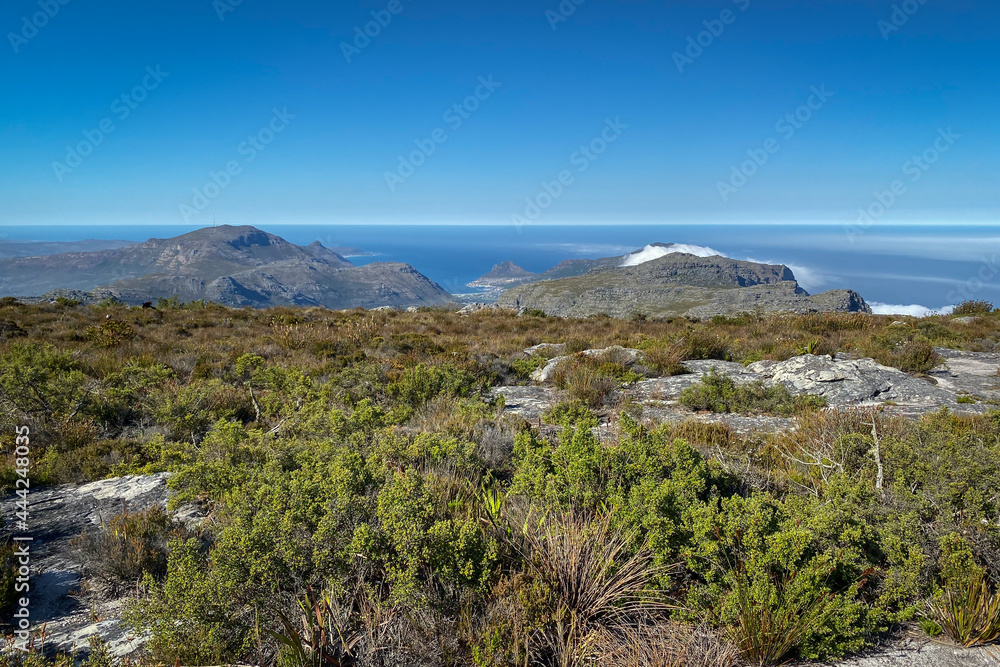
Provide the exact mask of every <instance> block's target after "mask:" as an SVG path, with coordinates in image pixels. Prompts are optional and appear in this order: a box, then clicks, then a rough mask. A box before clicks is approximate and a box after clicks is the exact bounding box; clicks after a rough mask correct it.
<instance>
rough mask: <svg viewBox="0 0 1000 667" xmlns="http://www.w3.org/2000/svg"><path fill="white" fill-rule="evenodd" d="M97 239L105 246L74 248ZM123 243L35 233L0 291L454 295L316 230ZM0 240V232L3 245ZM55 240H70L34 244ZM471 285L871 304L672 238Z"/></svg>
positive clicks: (526, 301)
mask: <svg viewBox="0 0 1000 667" xmlns="http://www.w3.org/2000/svg"><path fill="white" fill-rule="evenodd" d="M98 243H105V244H109V245H110V246H112V247H106V248H102V249H95V250H90V251H82V250H81V248H87V247H92V244H98ZM121 243H124V242H120V241H105V242H98V241H85V242H76V243H71V244H60V243H51V242H50V243H45V244H36V247H35V248H34V250H36V251H38V253H39V254H36V255H34V256H8V257H3V256H2V255H0V296H5V295H7V296H16V297H22V298H35V299H39V300H51V299H54V298H56V297H58V296H64V297H67V298H73V299H78V300H81V301H84V302H86V303H96V302H100V301H104V300H106V299H116V300H118V301H121V302H124V303H127V304H133V305H135V304H141V303H144V302H146V301H156V300H158V299H160V298H171V297H177V298H178V299H180V301H182V302H187V301H197V300H201V299H204V300H206V301H212V302H215V303H220V304H223V305H227V306H236V307H242V306H252V307H256V308H265V307H270V306H324V307H327V308H334V309H339V308H355V307H361V308H377V307H385V306H388V307H396V308H403V307H409V306H433V305H444V304H449V303H454V302H455V301H457V300H459V299H460V298H463V297H458V298H456V297H454V296H452V295H451V294H449V293H448V292H446V291H445V290H444V289H442V288H441V287H440V286H439V285H438V284H437V283H435V282H433V281H432V280H430V279H429V278H427V277H426V276H424V275H422V274H421V273H419V272H418V271H417V270H416V269H414V268H413V267H411V266H409V265H408V264H401V263H389V262H384V263H379V262H377V263H372V264H367V265H365V266H355V265H354V264H352V263H351V262H350V261H348V260H347V259H345V258H344V256H343V255H342V254H340V253H337V252H335V251H334V250H331V249H330V248H326V247H324V246H323V245H322V244H321V243H320V242H319V241H316V242H314V243H312V244H310V245H308V246H298V245H295V244H293V243H289V242H288V241H286V240H284V239H282V238H281V237H278V236H275V235H274V234H269V233H267V232H264V231H261V230H259V229H256V228H254V227H249V226H244V227H233V226H229V225H222V226H219V227H206V228H204V229H199V230H197V231H193V232H190V233H187V234H182V235H180V236H176V237H173V238H168V239H149V240H148V241H145V242H143V243H131V244H126V245H123V246H121V247H115V246H119V244H121ZM5 245H7V244H4V243H0V251H2V249H3V247H4V246H5ZM11 245H13V244H11ZM62 248H74V251H73V252H58V253H56V254H42V253H44V252H45V251H50V250H54V249H55V250H58V249H62ZM351 250H355V251H356V250H357V249H356V248H352V249H351ZM470 286H473V287H480V288H486V289H488V290H490V292H488V293H487V295H488V296H490V297H498V298H497V302H498V304H499V305H501V306H506V307H510V308H515V309H519V310H535V309H537V310H541V311H544V312H545V313H547V314H550V315H562V316H568V317H586V316H590V315H596V314H601V313H605V314H608V315H611V316H613V317H629V316H633V315H636V314H641V315H645V316H649V317H664V316H672V315H689V316H695V317H710V316H713V315H718V314H726V313H733V312H742V311H752V310H764V311H792V312H827V311H861V312H870V308H869V307H868V304H866V303H865V301H864V299H862V298H861V296H860V295H859V294H858V293H857V292H853V291H850V290H832V291H829V292H823V293H822V294H817V295H810V294H809V293H808V292H806V291H805V290H804V289H802V288H801V287H800V286H799V284H798V283H797V282H796V280H795V276H794V275H793V273H792V271H791V270H790V269H789V268H788V267H786V266H783V265H772V264H762V263H758V262H750V261H739V260H735V259H730V258H728V257H724V256H722V255H721V254H718V253H717V252H716V251H714V250H712V249H711V248H704V247H700V246H690V245H678V244H670V243H654V244H651V245H648V246H645V247H644V248H640V249H638V250H636V251H634V252H631V253H628V254H626V255H620V256H617V257H604V258H600V259H570V260H565V261H563V262H560V263H559V264H557V265H556V266H554V267H552V268H551V269H549V270H547V271H544V272H542V273H533V272H531V271H528V270H526V269H523V268H521V267H519V266H517V265H516V264H514V263H513V262H501V263H500V264H497V265H495V266H494V267H493V269H492V270H491V271H490V272H489V273H487V274H485V275H483V276H481V277H480V278H479V279H477V280H476V281H474V282H472V283H470ZM504 290H506V291H504ZM501 292H502V293H501Z"/></svg>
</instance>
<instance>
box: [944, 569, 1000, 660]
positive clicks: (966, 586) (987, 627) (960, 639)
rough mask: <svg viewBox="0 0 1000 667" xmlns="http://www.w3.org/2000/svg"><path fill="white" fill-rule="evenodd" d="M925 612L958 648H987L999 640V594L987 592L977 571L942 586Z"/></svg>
mask: <svg viewBox="0 0 1000 667" xmlns="http://www.w3.org/2000/svg"><path fill="white" fill-rule="evenodd" d="M928 608H929V610H930V614H931V617H932V618H933V619H934V620H935V621H937V623H938V624H939V625H940V626H941V628H942V629H943V630H944V633H945V634H946V635H948V637H949V638H950V639H951V640H952V641H954V642H956V643H958V644H961V645H962V646H966V647H968V646H976V645H978V644H988V643H990V642H992V641H995V640H996V639H998V638H1000V591H997V592H994V591H991V590H990V585H989V583H988V582H987V581H986V577H985V575H984V574H983V572H982V571H981V570H980V571H978V572H975V573H973V574H972V575H971V576H970V577H969V578H968V579H965V580H962V581H956V582H953V583H951V584H949V585H948V586H946V587H945V589H944V591H943V592H942V594H941V595H940V596H938V597H936V598H935V599H933V600H931V601H930V602H929V603H928Z"/></svg>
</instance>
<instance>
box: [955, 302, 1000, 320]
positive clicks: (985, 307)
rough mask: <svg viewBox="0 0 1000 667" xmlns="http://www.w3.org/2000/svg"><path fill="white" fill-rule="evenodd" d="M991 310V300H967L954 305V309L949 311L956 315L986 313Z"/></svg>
mask: <svg viewBox="0 0 1000 667" xmlns="http://www.w3.org/2000/svg"><path fill="white" fill-rule="evenodd" d="M993 310H994V309H993V302H991V301H985V300H983V301H976V300H969V301H963V302H962V303H960V304H958V305H957V306H955V310H953V311H951V314H952V315H954V316H956V317H962V316H968V315H988V314H990V313H992V312H993Z"/></svg>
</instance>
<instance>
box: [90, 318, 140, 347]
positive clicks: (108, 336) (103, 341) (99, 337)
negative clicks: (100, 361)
mask: <svg viewBox="0 0 1000 667" xmlns="http://www.w3.org/2000/svg"><path fill="white" fill-rule="evenodd" d="M85 335H86V337H87V340H89V341H90V342H92V343H93V344H94V345H96V346H97V347H103V348H115V347H120V346H122V345H124V344H125V343H127V342H129V341H130V340H132V339H133V338H135V337H136V336H137V335H139V332H138V331H136V329H135V327H134V326H132V324H131V323H129V322H125V321H123V320H108V321H106V322H103V323H102V324H101V325H100V326H96V327H87V331H86V334H85Z"/></svg>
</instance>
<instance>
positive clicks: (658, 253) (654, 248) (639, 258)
mask: <svg viewBox="0 0 1000 667" xmlns="http://www.w3.org/2000/svg"><path fill="white" fill-rule="evenodd" d="M681 252H683V253H687V254H689V255H696V256H697V257H715V256H719V257H726V256H727V255H723V254H722V253H721V252H719V251H718V250H713V249H711V248H709V247H707V246H701V245H688V244H687V243H671V244H670V245H666V246H662V245H648V246H646V247H645V248H643V249H642V250H639V251H637V252H633V253H632V254H630V255H626V256H625V259H624V261H622V263H621V264H620V265H619V266H638V265H640V264H645V263H646V262H651V261H653V260H654V259H659V258H660V257H663V256H664V255H672V254H674V253H681Z"/></svg>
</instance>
